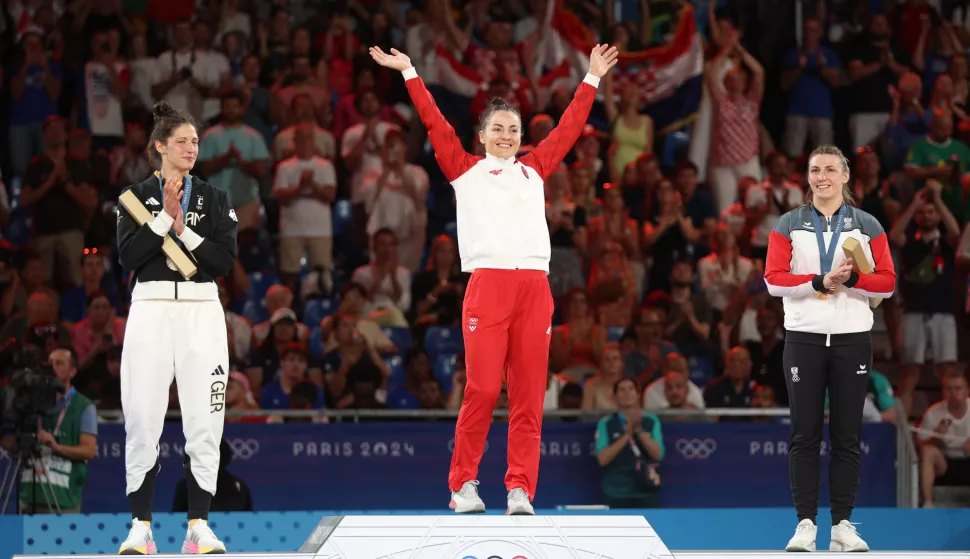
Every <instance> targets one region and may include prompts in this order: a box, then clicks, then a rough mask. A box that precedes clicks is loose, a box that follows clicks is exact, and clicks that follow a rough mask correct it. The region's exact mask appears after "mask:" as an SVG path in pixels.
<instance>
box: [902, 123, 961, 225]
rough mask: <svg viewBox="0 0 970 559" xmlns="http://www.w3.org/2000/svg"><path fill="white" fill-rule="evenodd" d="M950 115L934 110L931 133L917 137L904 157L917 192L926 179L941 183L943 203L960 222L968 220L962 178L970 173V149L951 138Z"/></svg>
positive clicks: (909, 177)
mask: <svg viewBox="0 0 970 559" xmlns="http://www.w3.org/2000/svg"><path fill="white" fill-rule="evenodd" d="M952 133H953V117H952V116H950V114H949V113H947V112H941V111H935V112H934V113H933V116H932V119H931V120H930V134H929V135H928V136H926V137H924V138H921V139H919V140H916V141H915V142H913V145H912V146H910V148H909V154H908V155H907V156H906V177H907V178H908V179H910V180H912V181H914V182H915V185H916V191H917V192H919V191H920V190H922V189H923V187H924V186H926V180H927V179H936V180H938V181H940V183H941V184H942V185H943V192H942V197H943V202H944V203H945V204H946V207H947V208H949V209H950V212H951V213H952V214H953V217H955V218H957V221H959V222H960V223H961V224H962V223H964V222H965V221H966V219H967V216H968V212H967V205H966V204H964V201H963V186H962V184H961V183H960V182H961V179H962V177H964V176H965V175H966V174H967V172H970V149H968V148H967V145H966V144H964V143H963V142H961V141H960V140H957V139H954V138H952V137H951V135H952Z"/></svg>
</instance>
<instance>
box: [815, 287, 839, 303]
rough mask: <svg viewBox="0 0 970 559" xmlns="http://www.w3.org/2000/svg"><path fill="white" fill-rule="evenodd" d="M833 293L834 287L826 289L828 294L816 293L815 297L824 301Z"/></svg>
mask: <svg viewBox="0 0 970 559" xmlns="http://www.w3.org/2000/svg"><path fill="white" fill-rule="evenodd" d="M833 293H835V286H834V285H833V286H832V287H830V288H829V289H828V292H823V291H816V292H815V296H816V297H818V298H819V299H822V300H823V301H824V300H825V299H828V298H829V297H831V296H832V294H833Z"/></svg>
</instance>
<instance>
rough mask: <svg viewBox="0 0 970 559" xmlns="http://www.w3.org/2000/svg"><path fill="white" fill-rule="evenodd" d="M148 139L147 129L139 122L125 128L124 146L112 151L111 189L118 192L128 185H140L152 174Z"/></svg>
mask: <svg viewBox="0 0 970 559" xmlns="http://www.w3.org/2000/svg"><path fill="white" fill-rule="evenodd" d="M146 147H148V138H147V136H146V135H145V127H144V126H142V125H141V123H139V122H130V123H128V124H127V125H126V126H125V139H124V145H121V146H118V147H115V148H114V149H112V150H111V151H110V157H111V177H110V179H109V181H110V185H111V188H112V189H113V190H116V191H118V192H121V189H123V188H125V187H126V186H128V185H132V184H138V183H140V182H141V181H143V180H145V177H147V176H148V175H150V174H151V173H152V167H151V165H150V164H149V162H148V158H147V157H145V148H146Z"/></svg>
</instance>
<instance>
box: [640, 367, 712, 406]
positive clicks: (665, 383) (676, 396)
mask: <svg viewBox="0 0 970 559" xmlns="http://www.w3.org/2000/svg"><path fill="white" fill-rule="evenodd" d="M666 409H695V410H702V409H704V393H703V392H702V391H701V389H700V388H699V387H698V386H697V385H696V384H694V383H693V382H691V381H690V378H689V377H688V375H687V374H686V373H683V372H681V371H668V372H667V374H665V375H664V376H663V377H661V378H658V379H657V380H655V381H653V382H651V383H650V384H649V385H647V388H646V390H644V391H643V411H648V412H656V411H659V410H666Z"/></svg>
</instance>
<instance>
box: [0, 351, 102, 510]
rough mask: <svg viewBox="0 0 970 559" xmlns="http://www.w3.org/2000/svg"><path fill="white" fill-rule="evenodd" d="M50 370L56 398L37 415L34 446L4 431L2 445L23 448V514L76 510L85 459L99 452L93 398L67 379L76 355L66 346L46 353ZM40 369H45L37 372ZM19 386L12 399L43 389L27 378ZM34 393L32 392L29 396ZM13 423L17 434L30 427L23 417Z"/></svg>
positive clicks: (84, 475) (74, 371)
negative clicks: (48, 353)
mask: <svg viewBox="0 0 970 559" xmlns="http://www.w3.org/2000/svg"><path fill="white" fill-rule="evenodd" d="M48 359H49V361H50V372H49V374H53V376H54V378H55V379H56V380H55V381H54V382H53V383H52V384H50V385H48V386H49V387H50V389H53V390H57V396H56V398H57V400H56V403H55V404H54V405H53V406H52V407H51V408H49V409H48V410H47V411H46V412H44V413H43V415H42V416H41V417H39V418H38V422H39V427H38V429H37V435H36V444H37V447H36V448H34V449H30V448H25V447H22V446H21V447H20V448H18V442H19V443H20V445H22V444H23V440H24V438H23V437H22V436H19V437H17V438H16V439H15V437H14V436H12V435H8V436H6V437H5V438H4V440H3V446H5V447H7V448H8V449H10V450H12V451H13V452H18V451H19V452H21V455H22V457H23V472H22V474H21V485H20V490H19V499H20V512H21V513H22V514H52V513H61V514H68V513H80V512H81V501H82V498H83V493H84V487H85V485H86V482H87V471H88V461H89V460H92V459H94V457H95V456H96V455H97V436H98V415H97V410H96V409H95V406H94V403H93V402H91V400H89V399H88V398H87V397H85V396H84V395H83V394H81V393H79V392H78V391H77V389H76V388H74V387H73V386H71V380H72V379H73V378H74V375H76V374H77V366H78V360H77V354H76V353H75V352H74V350H73V349H71V348H70V347H59V348H57V349H55V350H54V351H52V352H50V355H49V357H48ZM41 374H44V373H43V371H41ZM29 384H31V386H30V387H29V388H25V386H21V387H19V388H18V389H17V390H18V393H17V394H15V395H14V399H15V400H16V399H17V398H26V397H28V396H27V392H26V391H36V390H47V389H48V388H47V387H42V386H38V385H35V384H33V383H29ZM30 397H32V396H30ZM22 419H23V421H21V422H20V424H19V425H16V427H17V428H18V431H19V432H20V433H21V435H22V434H23V433H25V432H29V431H27V430H26V429H24V427H25V425H24V422H26V421H31V420H32V418H30V416H25V417H23V418H22Z"/></svg>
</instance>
